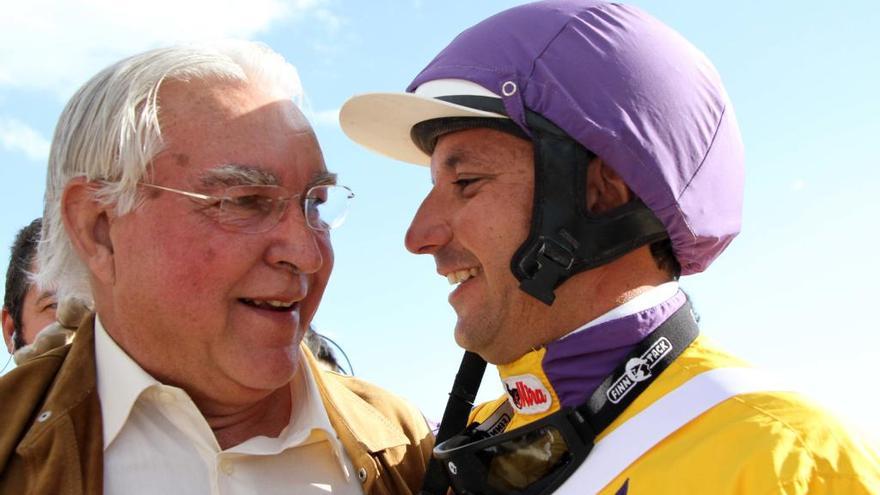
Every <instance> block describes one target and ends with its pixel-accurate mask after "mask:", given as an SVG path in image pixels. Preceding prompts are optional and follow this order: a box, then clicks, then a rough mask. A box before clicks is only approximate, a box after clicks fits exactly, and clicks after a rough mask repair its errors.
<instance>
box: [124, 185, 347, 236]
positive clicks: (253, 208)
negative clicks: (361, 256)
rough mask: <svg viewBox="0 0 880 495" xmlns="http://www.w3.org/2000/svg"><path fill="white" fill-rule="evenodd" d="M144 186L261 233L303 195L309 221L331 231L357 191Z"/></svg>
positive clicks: (338, 188)
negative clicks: (201, 205)
mask: <svg viewBox="0 0 880 495" xmlns="http://www.w3.org/2000/svg"><path fill="white" fill-rule="evenodd" d="M141 185H142V186H145V187H151V188H153V189H159V190H162V191H168V192H173V193H176V194H181V195H183V196H186V197H189V198H193V199H196V200H199V201H203V202H206V203H208V206H210V207H216V215H215V216H214V218H215V220H216V221H217V223H219V224H220V225H221V226H223V227H225V228H226V229H228V230H231V231H234V232H245V233H249V234H257V233H260V232H266V231H268V230H271V229H272V228H273V227H275V226H276V225H278V223H279V222H280V221H281V217H283V216H284V212H286V211H287V209H288V205H289V203H290V202H291V201H292V200H295V199H299V198H300V197H302V198H303V200H302V208H303V214H304V216H305V219H306V224H307V225H308V226H309V227H310V228H311V229H313V230H317V231H321V232H327V231H330V230H333V229H335V228H336V227H339V226H340V225H342V223H343V222H345V217H346V215H348V208H349V205H350V203H351V199H352V198H354V193H353V192H351V189H349V188H347V187H345V186H337V185H321V186H314V187H312V188H310V189H309V190H308V191H307V192H306V194H305V196H303V195H301V194H290V191H288V190H287V189H285V188H283V187H281V186H262V185H261V186H231V187H228V188H226V189H224V190H223V192H222V193H221V194H219V195H217V196H212V195H209V194H199V193H194V192H190V191H181V190H180V189H174V188H171V187H165V186H160V185H157V184H147V183H143V182H142V183H141Z"/></svg>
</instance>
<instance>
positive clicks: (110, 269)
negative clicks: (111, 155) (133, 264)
mask: <svg viewBox="0 0 880 495" xmlns="http://www.w3.org/2000/svg"><path fill="white" fill-rule="evenodd" d="M95 191H96V186H95V184H94V183H91V182H89V181H88V180H87V179H86V178H85V177H77V178H75V179H73V180H71V181H70V182H68V183H67V186H66V187H65V188H64V194H63V195H62V196H61V217H62V219H63V221H64V228H65V229H67V235H68V236H69V237H70V242H71V243H72V244H73V247H74V249H76V252H77V254H78V255H79V258H80V259H81V260H82V261H83V263H85V264H86V266H88V267H89V270H90V271H91V272H92V276H94V277H95V278H97V279H98V280H99V281H100V282H102V283H104V284H112V283H113V282H114V280H115V277H116V269H115V266H114V259H113V243H112V242H111V240H110V215H111V210H110V208H111V207H108V206H105V205H103V204H101V202H100V201H98V200H97V198H96V197H95Z"/></svg>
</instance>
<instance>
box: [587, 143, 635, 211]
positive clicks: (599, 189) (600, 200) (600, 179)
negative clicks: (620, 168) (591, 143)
mask: <svg viewBox="0 0 880 495" xmlns="http://www.w3.org/2000/svg"><path fill="white" fill-rule="evenodd" d="M632 197H633V193H632V191H630V190H629V187H627V185H626V183H625V182H624V181H623V179H621V178H620V176H619V175H617V172H615V171H614V170H612V169H611V167H609V166H608V165H606V164H605V162H604V161H602V159H601V158H599V157H596V158H593V160H592V161H590V164H589V166H587V210H588V211H589V212H590V213H596V214H599V213H604V212H606V211H609V210H613V209H614V208H617V207H618V206H623V205H625V204H627V203H629V201H630V200H631V199H632Z"/></svg>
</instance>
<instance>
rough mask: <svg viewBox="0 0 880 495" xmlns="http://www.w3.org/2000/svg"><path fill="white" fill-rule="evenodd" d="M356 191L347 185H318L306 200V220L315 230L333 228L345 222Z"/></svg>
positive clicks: (310, 190)
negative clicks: (352, 190)
mask: <svg viewBox="0 0 880 495" xmlns="http://www.w3.org/2000/svg"><path fill="white" fill-rule="evenodd" d="M353 197H354V193H353V192H351V190H350V189H349V188H347V187H345V186H316V187H313V188H311V189H309V192H308V194H307V195H306V200H305V202H304V208H305V215H306V222H307V223H308V224H309V227H311V228H313V229H315V230H332V229H335V228H336V227H339V226H340V225H342V223H343V222H345V217H346V215H348V207H349V204H350V203H351V198H353Z"/></svg>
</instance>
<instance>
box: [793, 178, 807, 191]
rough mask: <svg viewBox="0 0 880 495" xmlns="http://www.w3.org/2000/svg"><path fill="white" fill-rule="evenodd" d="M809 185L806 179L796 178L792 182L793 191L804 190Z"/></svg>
mask: <svg viewBox="0 0 880 495" xmlns="http://www.w3.org/2000/svg"><path fill="white" fill-rule="evenodd" d="M806 187H807V181H805V180H804V179H795V180H794V182H792V183H791V190H792V191H802V190H804V189H805V188H806Z"/></svg>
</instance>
